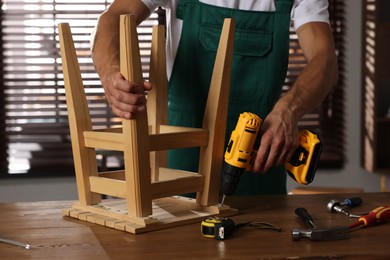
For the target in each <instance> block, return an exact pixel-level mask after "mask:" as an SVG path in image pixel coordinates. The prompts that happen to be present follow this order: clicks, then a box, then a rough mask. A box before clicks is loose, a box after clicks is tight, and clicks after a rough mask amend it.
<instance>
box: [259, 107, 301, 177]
mask: <svg viewBox="0 0 390 260" xmlns="http://www.w3.org/2000/svg"><path fill="white" fill-rule="evenodd" d="M298 134H299V133H298V127H297V121H296V119H295V117H294V116H293V115H291V114H289V115H287V113H284V114H280V113H279V112H278V111H273V112H272V113H270V114H269V115H268V116H267V118H266V119H265V120H264V122H263V124H262V126H261V129H260V135H261V141H260V147H259V150H258V152H257V155H256V159H255V161H254V164H253V166H252V171H253V172H254V173H259V172H261V173H265V172H267V171H268V170H269V169H270V168H271V167H272V166H275V165H282V164H284V163H286V162H288V161H289V160H290V158H291V156H292V154H293V153H294V151H295V149H296V148H297V147H298V142H299V139H298V138H299V137H298Z"/></svg>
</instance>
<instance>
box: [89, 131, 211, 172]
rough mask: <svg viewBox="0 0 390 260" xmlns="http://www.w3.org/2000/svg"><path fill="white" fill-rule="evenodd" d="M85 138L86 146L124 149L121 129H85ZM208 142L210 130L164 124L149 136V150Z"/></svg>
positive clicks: (183, 146)
mask: <svg viewBox="0 0 390 260" xmlns="http://www.w3.org/2000/svg"><path fill="white" fill-rule="evenodd" d="M84 138H85V146H86V147H90V148H100V149H106V150H114V151H124V144H123V136H122V133H120V132H119V130H115V132H109V131H96V130H94V131H85V132H84ZM207 144H208V131H207V130H204V129H199V128H190V127H176V126H167V125H162V126H161V133H159V134H151V135H150V136H149V151H162V150H169V149H177V148H187V147H200V146H205V145H207ZM163 165H164V164H163Z"/></svg>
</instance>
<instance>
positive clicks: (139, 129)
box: [58, 15, 237, 234]
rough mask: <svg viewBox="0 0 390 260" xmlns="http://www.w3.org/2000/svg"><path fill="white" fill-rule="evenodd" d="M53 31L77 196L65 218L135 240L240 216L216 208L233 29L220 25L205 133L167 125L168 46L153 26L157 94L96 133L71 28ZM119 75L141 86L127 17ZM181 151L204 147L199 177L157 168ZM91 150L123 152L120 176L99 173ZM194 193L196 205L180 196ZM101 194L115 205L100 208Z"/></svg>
mask: <svg viewBox="0 0 390 260" xmlns="http://www.w3.org/2000/svg"><path fill="white" fill-rule="evenodd" d="M58 27H59V34H60V48H61V57H62V66H63V73H64V82H65V91H66V101H67V106H68V117H69V127H70V133H71V140H72V149H73V157H74V164H75V172H76V182H77V189H78V196H79V201H78V202H75V203H74V205H73V207H72V208H71V209H64V210H63V214H64V215H66V216H70V217H74V218H77V219H80V220H84V221H88V222H93V223H97V224H100V225H103V226H107V227H111V228H115V229H119V230H124V231H127V232H130V233H134V234H136V233H141V232H147V231H152V230H157V229H163V228H168V227H173V226H178V225H182V224H186V223H193V222H198V221H200V220H201V219H203V218H204V217H207V216H212V215H220V216H229V215H234V214H236V213H237V210H235V209H232V208H230V207H229V206H223V207H220V206H219V205H218V202H219V185H220V175H221V171H222V163H223V154H224V133H225V130H226V129H225V126H226V118H227V108H228V96H229V86H230V71H231V63H232V54H233V34H234V21H233V20H231V19H226V20H225V21H224V25H223V28H222V32H221V39H220V44H219V48H218V52H217V56H216V60H215V65H214V71H213V75H212V79H211V83H210V91H209V96H208V100H207V105H206V109H205V115H204V120H203V128H188V127H176V126H169V125H166V121H167V107H166V106H167V80H166V77H165V74H166V70H165V50H164V48H165V44H164V42H165V39H164V28H161V26H157V27H154V30H153V40H152V54H151V66H150V68H151V71H150V80H151V82H152V83H154V85H155V88H154V90H152V91H151V92H150V93H149V94H148V108H147V111H144V112H141V113H138V114H137V116H136V119H131V120H126V119H124V120H123V121H122V127H121V128H109V129H103V130H101V129H99V130H93V129H92V124H91V118H90V114H89V110H88V104H87V99H86V95H85V92H84V86H83V82H82V79H81V73H80V68H79V64H78V61H77V56H76V51H75V48H74V43H73V39H72V35H71V31H70V27H69V24H67V23H62V24H59V26H58ZM120 67H121V73H122V75H123V76H124V77H125V78H126V80H128V81H133V82H136V83H138V84H142V83H143V78H142V69H141V61H140V55H139V46H138V37H137V31H136V22H135V19H134V17H133V16H132V15H122V16H121V17H120ZM162 75H164V76H162ZM148 117H149V118H148ZM148 120H149V122H148ZM148 123H149V124H151V126H150V127H149V126H148ZM222 133H223V134H222ZM186 147H201V149H200V150H201V151H200V162H199V172H198V173H192V172H186V171H180V170H175V169H168V168H164V167H162V166H166V152H165V151H166V150H169V149H176V148H186ZM96 149H106V150H113V151H122V152H123V155H124V166H125V167H124V170H122V171H111V172H98V170H97V163H96ZM155 151H158V152H155ZM192 192H196V193H197V197H196V199H190V198H184V197H180V196H177V195H179V194H185V193H192ZM102 194H104V195H109V196H113V197H117V198H118V199H109V200H108V199H107V200H102V199H101V195H102Z"/></svg>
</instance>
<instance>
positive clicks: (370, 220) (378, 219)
mask: <svg viewBox="0 0 390 260" xmlns="http://www.w3.org/2000/svg"><path fill="white" fill-rule="evenodd" d="M389 220H390V206H382V207H378V208H376V209H374V210H372V211H371V212H370V213H369V214H367V215H363V216H361V217H360V218H359V221H357V222H355V223H353V224H351V225H350V226H349V227H350V228H351V229H352V228H355V227H358V226H363V227H368V226H372V225H375V224H381V223H385V222H387V221H389Z"/></svg>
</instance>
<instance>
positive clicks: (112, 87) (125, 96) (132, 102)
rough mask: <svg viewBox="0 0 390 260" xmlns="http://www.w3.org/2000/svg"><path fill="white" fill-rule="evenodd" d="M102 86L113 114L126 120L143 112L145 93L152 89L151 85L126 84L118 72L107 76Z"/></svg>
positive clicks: (147, 83)
mask: <svg viewBox="0 0 390 260" xmlns="http://www.w3.org/2000/svg"><path fill="white" fill-rule="evenodd" d="M103 85H104V90H105V92H106V97H107V100H108V103H109V104H110V106H111V109H112V111H113V113H114V114H115V115H117V116H119V117H121V118H126V119H130V118H134V117H135V115H136V113H137V112H141V111H144V110H145V106H146V96H145V92H146V91H149V90H151V89H152V85H151V83H149V82H144V84H143V85H138V84H136V83H134V82H128V81H126V80H125V79H124V77H123V76H122V75H121V74H120V73H119V72H113V73H111V74H109V75H107V76H106V77H105V81H104V83H103Z"/></svg>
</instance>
